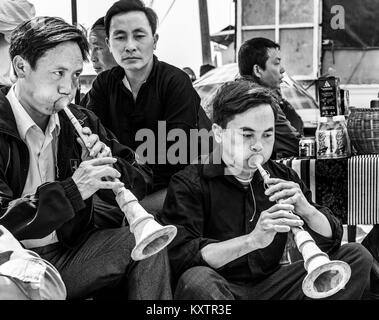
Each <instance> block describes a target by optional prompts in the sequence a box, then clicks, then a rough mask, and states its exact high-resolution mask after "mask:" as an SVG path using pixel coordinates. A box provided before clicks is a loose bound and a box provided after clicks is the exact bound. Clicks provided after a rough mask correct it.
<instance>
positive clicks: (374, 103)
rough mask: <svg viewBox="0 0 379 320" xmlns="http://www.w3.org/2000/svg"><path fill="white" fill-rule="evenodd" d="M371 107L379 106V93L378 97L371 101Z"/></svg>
mask: <svg viewBox="0 0 379 320" xmlns="http://www.w3.org/2000/svg"><path fill="white" fill-rule="evenodd" d="M370 108H379V93H378V98H377V99H373V100H371V101H370Z"/></svg>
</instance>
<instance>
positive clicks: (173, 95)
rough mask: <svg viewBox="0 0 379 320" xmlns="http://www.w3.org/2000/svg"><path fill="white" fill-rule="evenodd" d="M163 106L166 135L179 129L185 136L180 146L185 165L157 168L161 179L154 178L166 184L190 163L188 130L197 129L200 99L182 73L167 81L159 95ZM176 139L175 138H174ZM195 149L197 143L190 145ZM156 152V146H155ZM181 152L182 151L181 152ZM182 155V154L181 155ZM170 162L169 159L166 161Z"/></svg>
mask: <svg viewBox="0 0 379 320" xmlns="http://www.w3.org/2000/svg"><path fill="white" fill-rule="evenodd" d="M161 95H162V97H161V99H162V100H163V101H162V103H163V105H164V110H165V113H164V119H165V120H166V128H167V133H168V134H169V132H170V130H172V129H180V130H181V131H183V132H185V134H186V138H187V139H186V144H185V145H184V144H183V145H181V146H180V148H181V150H183V149H184V150H185V151H186V159H185V160H186V163H184V164H183V163H179V164H169V165H166V166H161V167H160V168H159V175H161V177H154V179H155V180H156V178H158V179H163V180H165V182H164V184H166V185H167V184H168V182H169V180H170V178H171V176H172V175H173V174H175V173H176V172H178V171H179V170H182V169H184V168H185V167H186V165H187V164H189V163H190V161H191V160H193V159H191V157H190V156H191V153H190V148H191V141H190V130H191V129H197V128H198V111H199V108H201V107H200V98H199V96H198V94H197V92H196V90H195V89H194V88H193V85H192V82H191V80H190V79H189V77H188V75H187V74H185V73H184V72H183V73H182V72H179V71H178V72H177V73H175V74H173V75H171V76H170V78H169V79H168V80H167V83H166V87H165V90H164V92H162V93H161ZM176 139H177V137H176ZM175 143H176V142H175V141H167V145H166V149H167V150H169V149H170V147H171V146H172V145H174V144H175ZM192 145H193V146H196V147H197V141H196V142H193V143H192ZM157 150H159V149H158V146H157ZM181 152H182V151H181ZM181 154H182V153H181ZM168 160H169V161H170V159H168Z"/></svg>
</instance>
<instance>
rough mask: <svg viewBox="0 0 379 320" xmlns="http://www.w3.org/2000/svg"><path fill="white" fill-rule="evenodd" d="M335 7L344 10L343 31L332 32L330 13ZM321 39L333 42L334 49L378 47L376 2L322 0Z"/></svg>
mask: <svg viewBox="0 0 379 320" xmlns="http://www.w3.org/2000/svg"><path fill="white" fill-rule="evenodd" d="M335 5H340V6H343V8H344V9H345V29H343V30H341V29H337V30H333V28H332V26H331V21H332V18H333V16H336V14H333V13H331V8H332V7H333V6H335ZM322 16H323V19H322V20H323V22H322V38H323V39H330V40H333V42H334V46H335V47H336V48H372V47H379V1H378V0H348V1H347V0H345V1H341V0H324V1H323V14H322Z"/></svg>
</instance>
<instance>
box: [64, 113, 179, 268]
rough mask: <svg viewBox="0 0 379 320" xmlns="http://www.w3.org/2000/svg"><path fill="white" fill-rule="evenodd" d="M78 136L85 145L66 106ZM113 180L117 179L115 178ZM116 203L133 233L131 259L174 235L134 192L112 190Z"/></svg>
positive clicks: (159, 247)
mask: <svg viewBox="0 0 379 320" xmlns="http://www.w3.org/2000/svg"><path fill="white" fill-rule="evenodd" d="M63 110H64V112H65V113H66V115H67V117H68V118H69V119H70V121H71V123H72V124H73V126H74V128H75V130H76V131H77V133H78V135H79V137H80V138H81V139H82V141H83V142H84V145H86V141H87V137H86V136H85V135H84V134H83V133H82V130H83V128H82V126H81V125H80V123H79V121H78V119H76V118H75V116H74V115H73V114H72V112H71V111H70V109H69V108H68V107H67V106H66V107H65V108H64V109H63ZM114 181H116V182H117V181H119V180H118V179H117V178H116V179H114ZM113 192H114V194H115V196H116V201H117V204H118V205H119V207H120V209H121V211H122V212H123V213H124V214H125V217H126V219H127V220H128V223H129V227H130V231H131V232H132V233H133V234H134V237H135V240H136V245H135V247H134V249H133V250H132V253H131V257H132V259H133V260H136V261H138V260H142V259H146V258H148V257H150V256H152V255H154V254H156V253H157V252H159V251H161V250H162V249H164V248H165V247H166V246H167V245H168V244H169V243H170V242H171V241H172V240H173V239H174V238H175V236H176V233H177V229H176V227H175V226H173V225H167V226H161V225H160V224H159V223H158V222H156V221H155V220H154V217H153V216H152V215H151V214H149V213H148V212H147V211H146V210H145V209H144V208H143V207H142V206H141V205H140V204H139V202H138V200H137V198H136V197H135V196H134V194H133V193H132V192H131V191H130V190H128V189H126V188H125V187H122V188H120V189H118V190H117V191H115V190H113Z"/></svg>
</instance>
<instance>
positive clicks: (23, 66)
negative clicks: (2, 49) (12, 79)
mask: <svg viewBox="0 0 379 320" xmlns="http://www.w3.org/2000/svg"><path fill="white" fill-rule="evenodd" d="M12 64H13V69H14V72H15V73H16V76H17V78H25V76H26V75H27V74H28V72H29V71H30V69H31V67H30V64H29V62H28V61H26V60H25V59H24V58H23V57H21V56H19V55H17V56H15V57H14V58H13V61H12Z"/></svg>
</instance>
